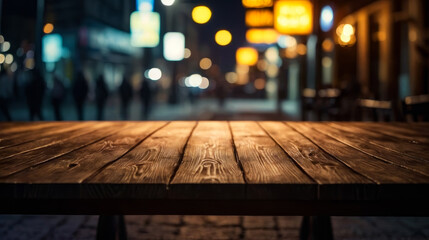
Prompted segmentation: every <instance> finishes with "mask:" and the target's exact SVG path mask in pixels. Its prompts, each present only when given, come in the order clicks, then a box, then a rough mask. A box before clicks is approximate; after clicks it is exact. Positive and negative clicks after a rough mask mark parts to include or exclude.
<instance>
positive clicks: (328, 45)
mask: <svg viewBox="0 0 429 240" xmlns="http://www.w3.org/2000/svg"><path fill="white" fill-rule="evenodd" d="M322 48H323V51H325V52H332V50H334V43H333V42H332V40H331V39H329V38H327V39H325V40H323V42H322Z"/></svg>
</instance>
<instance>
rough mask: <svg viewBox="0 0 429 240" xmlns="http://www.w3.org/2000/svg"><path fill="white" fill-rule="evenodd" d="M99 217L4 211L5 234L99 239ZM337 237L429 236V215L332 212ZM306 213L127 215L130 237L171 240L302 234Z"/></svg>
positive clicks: (1, 232) (266, 239) (7, 238)
mask: <svg viewBox="0 0 429 240" xmlns="http://www.w3.org/2000/svg"><path fill="white" fill-rule="evenodd" d="M97 220H98V217H97V216H22V215H1V216H0V236H1V239H3V240H12V239H17V240H18V239H32V240H39V239H40V240H49V239H61V240H67V239H95V234H96V226H97ZM332 220H333V228H334V236H335V239H410V240H411V239H415V240H417V239H429V218H417V217H401V218H394V217H333V219H332ZM300 221H301V217H252V216H245V217H239V216H126V223H127V231H128V237H129V239H130V240H133V239H136V240H137V239H150V240H156V239H169V240H185V239H186V240H191V239H193V240H210V239H219V240H220V239H223V240H229V239H231V240H233V239H234V240H235V239H237V240H238V239H245V240H253V239H258V240H271V239H298V232H299V225H300Z"/></svg>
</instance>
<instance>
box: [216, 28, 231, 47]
mask: <svg viewBox="0 0 429 240" xmlns="http://www.w3.org/2000/svg"><path fill="white" fill-rule="evenodd" d="M231 40H232V35H231V33H230V32H229V31H228V30H219V31H218V32H217V33H216V35H215V41H216V43H217V44H219V45H221V46H226V45H228V44H230V43H231Z"/></svg>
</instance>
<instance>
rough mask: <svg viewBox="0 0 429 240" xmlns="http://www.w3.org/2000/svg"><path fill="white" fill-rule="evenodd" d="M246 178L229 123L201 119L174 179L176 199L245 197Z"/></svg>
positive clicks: (173, 191) (173, 187) (173, 188)
mask: <svg viewBox="0 0 429 240" xmlns="http://www.w3.org/2000/svg"><path fill="white" fill-rule="evenodd" d="M244 183H245V182H244V178H243V173H242V171H241V169H240V166H239V165H238V163H237V160H236V158H235V153H234V147H233V143H232V136H231V132H230V129H229V125H228V123H227V122H199V123H198V126H197V127H196V128H195V130H194V132H193V134H192V136H191V138H190V139H189V141H188V144H187V147H186V150H185V153H184V156H183V160H182V163H181V164H180V167H179V168H178V170H177V172H176V174H175V176H174V179H173V180H172V181H171V185H170V189H171V194H170V196H173V195H174V197H175V198H184V197H188V198H190V197H194V198H195V197H198V198H202V197H204V198H211V199H213V198H243V197H244V189H245V185H244Z"/></svg>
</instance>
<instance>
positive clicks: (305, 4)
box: [274, 0, 313, 35]
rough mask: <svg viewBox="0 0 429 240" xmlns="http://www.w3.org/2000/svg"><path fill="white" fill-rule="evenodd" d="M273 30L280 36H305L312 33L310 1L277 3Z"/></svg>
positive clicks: (311, 7)
mask: <svg viewBox="0 0 429 240" xmlns="http://www.w3.org/2000/svg"><path fill="white" fill-rule="evenodd" d="M274 28H275V29H276V30H277V31H278V32H279V33H282V34H290V35H305V34H310V33H311V32H312V31H313V4H311V2H310V1H284V0H282V1H277V2H276V3H275V4H274Z"/></svg>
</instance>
